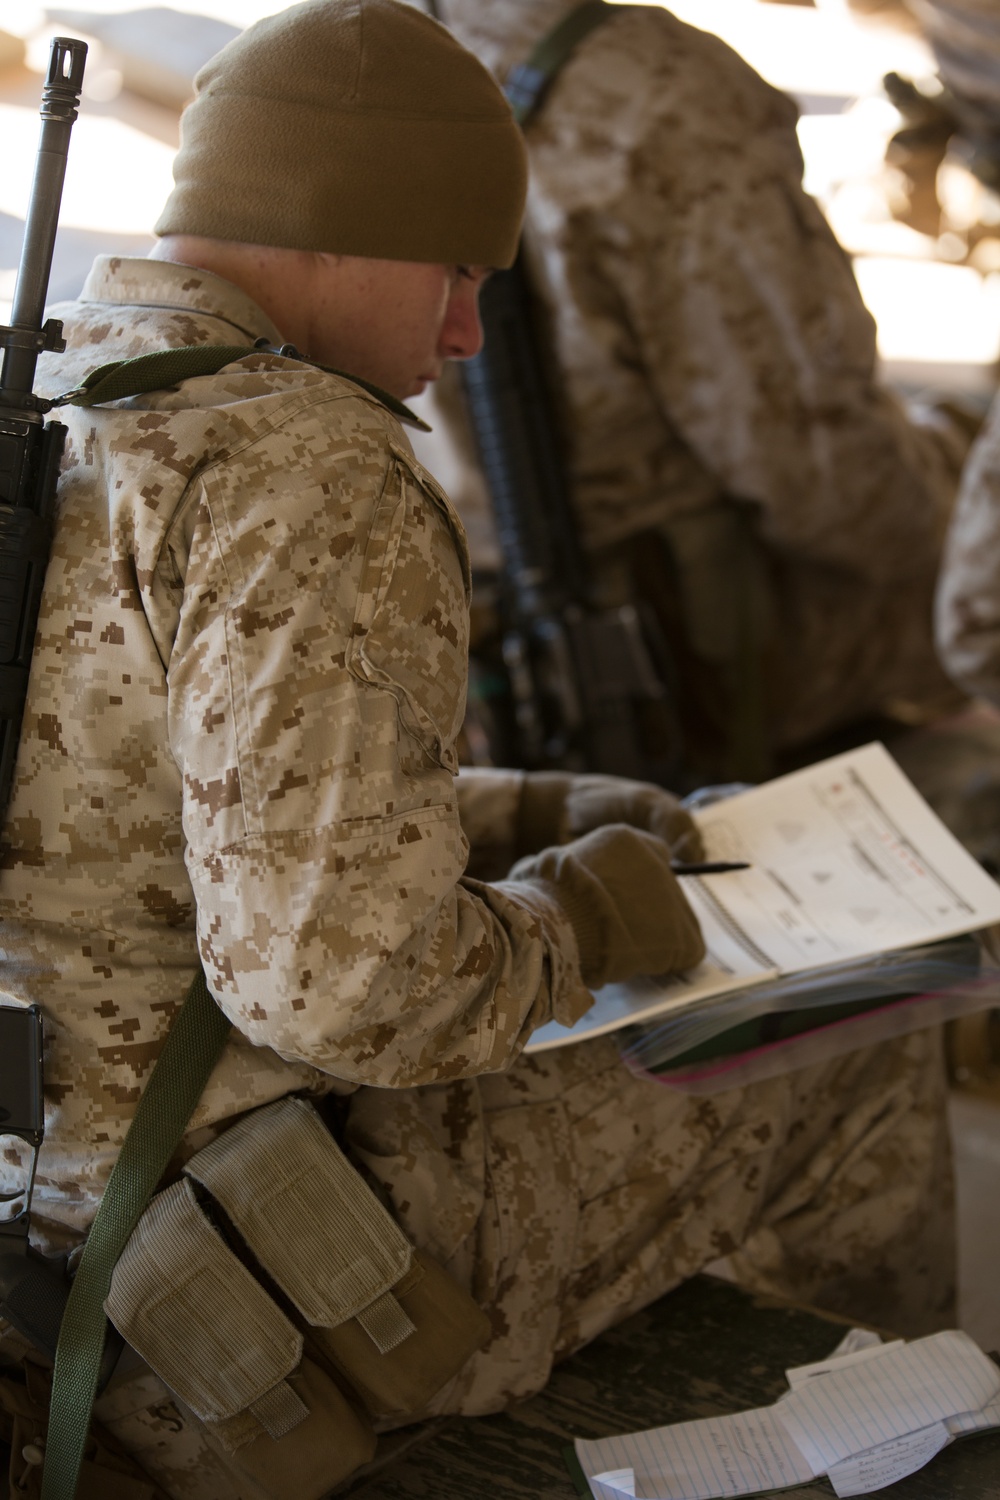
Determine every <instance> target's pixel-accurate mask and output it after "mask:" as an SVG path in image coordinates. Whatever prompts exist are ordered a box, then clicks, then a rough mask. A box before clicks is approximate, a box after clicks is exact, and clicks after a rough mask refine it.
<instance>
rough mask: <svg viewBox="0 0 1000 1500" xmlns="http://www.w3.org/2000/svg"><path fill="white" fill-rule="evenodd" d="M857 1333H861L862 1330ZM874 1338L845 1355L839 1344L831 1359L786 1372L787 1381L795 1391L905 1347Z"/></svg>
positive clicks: (796, 1367)
mask: <svg viewBox="0 0 1000 1500" xmlns="http://www.w3.org/2000/svg"><path fill="white" fill-rule="evenodd" d="M853 1331H854V1330H852V1332H853ZM857 1331H858V1332H859V1333H860V1332H861V1330H860V1329H858V1330H857ZM872 1337H873V1338H874V1340H875V1342H874V1343H873V1344H861V1345H858V1346H857V1347H855V1348H853V1349H847V1350H844V1352H843V1353H841V1352H839V1351H840V1348H841V1346H840V1345H839V1344H838V1345H837V1348H836V1349H835V1350H834V1351H833V1353H832V1354H831V1355H830V1357H829V1359H819V1360H817V1361H816V1362H815V1364H811V1365H795V1366H794V1367H793V1368H792V1369H791V1370H786V1371H785V1379H786V1380H787V1381H788V1384H789V1385H790V1386H791V1389H792V1390H793V1391H794V1390H795V1389H796V1387H798V1386H800V1385H801V1384H802V1382H803V1381H804V1380H812V1379H813V1378H814V1377H815V1376H817V1375H828V1374H829V1373H830V1371H831V1370H849V1369H850V1368H851V1366H852V1365H856V1364H860V1363H861V1362H862V1361H863V1360H866V1359H872V1358H874V1357H877V1356H878V1355H879V1354H884V1353H885V1351H886V1350H887V1349H901V1348H902V1347H903V1340H902V1339H893V1341H892V1343H891V1344H883V1343H882V1340H881V1339H880V1338H879V1336H878V1334H877V1333H875V1334H873V1335H872ZM781 1399H782V1400H783V1401H784V1400H785V1399H786V1397H785V1396H782V1398H781Z"/></svg>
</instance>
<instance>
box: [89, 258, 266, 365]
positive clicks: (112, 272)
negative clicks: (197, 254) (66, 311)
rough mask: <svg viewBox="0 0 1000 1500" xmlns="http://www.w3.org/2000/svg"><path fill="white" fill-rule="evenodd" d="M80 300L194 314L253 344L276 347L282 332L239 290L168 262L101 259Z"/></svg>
mask: <svg viewBox="0 0 1000 1500" xmlns="http://www.w3.org/2000/svg"><path fill="white" fill-rule="evenodd" d="M80 300H81V301H82V302H120V303H122V304H123V305H128V306H131V307H135V306H140V307H162V308H172V309H181V310H183V311H185V312H198V313H203V314H207V315H208V316H209V317H213V318H219V319H220V320H221V321H222V322H224V323H229V324H231V325H232V327H233V328H235V329H237V330H238V331H239V332H240V333H242V334H245V335H246V337H247V338H248V339H249V340H250V341H251V343H252V342H254V341H255V340H256V339H260V338H263V339H267V341H268V343H272V344H280V343H281V342H282V334H281V331H280V330H279V329H278V328H276V327H275V325H274V324H273V323H272V322H271V319H270V318H269V317H268V316H267V314H266V313H265V312H263V311H262V310H261V309H260V308H259V307H258V306H257V304H256V302H254V300H253V298H252V297H248V296H247V294H246V292H241V291H240V289H239V287H237V286H234V285H233V283H232V282H231V281H226V280H225V278H224V277H222V276H216V275H215V273H214V272H213V271H202V270H200V269H199V268H198V267H196V266H181V265H178V264H177V263H176V262H175V261H170V260H145V259H140V258H138V257H131V256H122V255H99V256H98V257H97V259H96V260H95V261H94V264H93V266H92V268H91V271H90V274H89V276H88V277H87V279H86V281H85V282H84V285H83V291H82V293H81V294H80Z"/></svg>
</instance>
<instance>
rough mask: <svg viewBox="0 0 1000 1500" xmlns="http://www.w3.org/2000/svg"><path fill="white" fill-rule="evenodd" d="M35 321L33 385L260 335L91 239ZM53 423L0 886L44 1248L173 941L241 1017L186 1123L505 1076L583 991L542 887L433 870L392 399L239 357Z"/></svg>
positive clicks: (428, 528) (445, 822)
mask: <svg viewBox="0 0 1000 1500" xmlns="http://www.w3.org/2000/svg"><path fill="white" fill-rule="evenodd" d="M129 304H139V305H138V306H129ZM62 313H63V316H64V317H65V319H66V332H67V337H68V341H69V349H68V352H67V354H66V356H65V357H64V358H61V359H60V360H59V361H58V362H56V361H52V362H47V363H46V366H45V368H44V369H43V371H42V375H41V383H42V385H43V386H44V387H46V388H47V389H48V391H49V392H50V393H51V394H54V393H55V390H56V388H57V387H58V389H60V390H65V389H68V388H71V387H72V386H74V385H76V384H77V383H78V382H79V380H80V379H81V378H82V376H83V375H84V374H85V373H86V372H87V371H88V370H90V369H91V368H93V367H94V366H95V365H97V364H99V363H104V362H105V361H108V360H110V359H112V358H116V357H122V356H131V355H134V354H138V353H140V352H142V351H144V350H149V349H154V348H161V347H164V346H166V345H177V344H190V343H206V342H215V343H234V342H240V341H241V340H245V341H246V342H247V344H248V346H249V345H250V344H251V343H252V341H253V339H254V338H256V337H258V336H264V337H268V338H274V337H276V334H277V330H275V329H273V328H272V327H271V326H270V324H269V323H268V322H267V320H266V319H264V318H263V316H262V315H261V313H260V312H259V311H258V310H257V309H256V308H255V307H254V305H253V304H252V303H251V302H250V301H249V299H247V298H246V297H245V296H243V295H242V294H240V293H238V292H237V291H236V290H235V289H234V288H233V287H231V286H229V285H228V284H226V283H224V282H222V281H220V280H219V279H218V278H214V277H209V276H207V275H204V274H202V273H198V272H194V271H191V270H189V269H187V268H183V267H181V268H178V267H175V266H171V265H169V264H167V263H158V262H145V261H132V262H130V261H121V260H104V261H99V262H98V264H97V266H96V268H95V272H94V273H93V274H92V276H91V278H90V280H89V281H88V284H87V287H86V289H85V293H84V298H83V300H82V301H81V302H80V303H79V304H77V305H75V306H71V307H67V308H64V309H63V310H62ZM67 421H68V424H69V428H70V435H69V440H68V445H67V456H66V461H65V469H64V477H63V480H62V484H61V489H60V514H59V522H58V528H57V535H56V540H55V547H54V551H53V556H52V561H51V563H50V566H49V572H48V577H47V582H46V589H45V597H44V601H43V606H42V612H41V617H40V621H39V628H38V647H37V650H36V654H35V657H34V660H33V664H32V676H31V687H30V691H29V705H28V712H27V716H26V720H25V726H24V731H23V735H22V741H21V747H20V754H19V759H18V765H17V773H16V779H15V786H14V792H13V797H12V800H11V805H10V810H9V817H8V822H7V828H6V840H7V843H8V845H9V850H8V852H7V854H6V856H5V861H4V870H3V879H2V882H0V915H2V918H3V954H4V975H5V988H6V994H7V995H8V996H9V997H10V998H12V999H15V1000H25V1001H27V1000H37V1001H38V1002H40V1003H41V1004H42V1005H43V1006H44V1008H45V1013H46V1017H47V1021H48V1035H49V1048H48V1056H47V1059H46V1072H47V1089H48V1108H49V1116H48V1127H47V1133H46V1140H45V1146H44V1148H43V1152H42V1160H41V1164H40V1169H39V1180H38V1184H37V1188H36V1204H37V1214H38V1224H39V1227H40V1229H45V1230H47V1233H48V1235H49V1237H50V1243H59V1242H60V1240H61V1239H65V1238H66V1237H67V1236H68V1237H70V1238H72V1237H74V1236H77V1235H78V1234H79V1233H80V1232H81V1231H82V1230H83V1229H84V1228H85V1227H86V1225H87V1224H88V1223H89V1221H90V1219H91V1217H92V1215H93V1212H94V1208H95V1206H96V1202H97V1199H98V1196H99V1194H100V1191H101V1189H102V1187H103V1183H104V1181H105V1180H106V1177H107V1174H108V1171H109V1170H110V1166H111V1163H112V1161H113V1160H114V1156H115V1153H116V1151H117V1149H118V1147H119V1146H120V1144H121V1140H122V1136H123V1133H124V1130H125V1128H126V1126H127V1124H128V1121H129V1119H130V1118H131V1115H132V1112H133V1109H134V1106H135V1103H136V1100H137V1099H138V1097H139V1094H140V1091H141V1089H142V1086H143V1085H144V1083H145V1080H146V1078H147V1077H148V1073H149V1068H150V1065H151V1063H152V1061H153V1059H154V1057H155V1056H156V1053H157V1051H158V1049H159V1046H160V1043H161V1042H162V1039H163V1036H164V1034H165V1032H166V1030H167V1027H168V1025H169V1023H170V1020H171V1018H172V1016H173V1015H174V1014H175V1013H176V1011H177V1008H178V1005H179V1003H180V1002H181V1001H182V1000H183V998H184V996H185V994H186V992H187V989H188V986H189V984H190V981H191V977H192V972H193V968H194V965H195V962H196V957H197V955H198V953H199V952H200V955H201V959H202V962H203V963H204V966H205V971H206V975H207V978H208V983H209V986H210V988H211V990H212V992H213V994H214V995H215V996H216V997H217V999H218V1000H219V1003H220V1004H221V1005H222V1006H223V1008H224V1009H225V1010H226V1012H227V1014H229V1015H230V1016H231V1018H232V1020H233V1022H234V1024H235V1028H236V1030H235V1031H234V1034H233V1040H232V1042H231V1043H229V1044H228V1046H227V1049H226V1052H225V1053H224V1055H223V1058H222V1061H221V1062H220V1064H219V1067H218V1068H217V1070H216V1072H215V1074H214V1075H213V1078H212V1080H211V1082H210V1083H209V1086H208V1089H207V1091H206V1093H205V1095H204V1097H203V1099H202V1101H201V1104H200V1105H199V1107H198V1110H197V1112H196V1114H195V1117H194V1120H193V1126H194V1128H195V1131H196V1132H197V1130H199V1129H200V1128H201V1127H203V1126H207V1125H210V1124H212V1123H214V1122H217V1121H219V1120H220V1119H226V1118H229V1117H231V1116H232V1115H234V1114H237V1113H239V1112H242V1111H243V1110H246V1109H248V1108H251V1107H252V1106H254V1105H256V1104H262V1103H264V1102H265V1101H267V1100H269V1099H273V1098H276V1097H279V1096H280V1095H283V1094H285V1093H287V1092H288V1091H289V1090H290V1089H301V1088H308V1089H321V1090H327V1089H329V1088H330V1087H332V1086H336V1087H338V1088H341V1089H349V1088H351V1087H354V1086H356V1085H357V1084H358V1083H376V1084H379V1085H383V1086H400V1085H404V1084H406V1085H414V1084H420V1083H426V1082H433V1081H436V1080H439V1079H441V1078H449V1077H460V1076H462V1075H464V1074H466V1073H469V1072H478V1071H480V1070H482V1069H484V1068H496V1067H500V1066H502V1065H503V1064H504V1063H505V1062H508V1061H509V1060H510V1059H511V1058H512V1056H513V1055H514V1054H515V1053H516V1051H517V1049H518V1047H519V1045H520V1043H521V1042H523V1040H524V1039H525V1038H526V1036H527V1034H528V1032H529V1031H530V1029H531V1027H532V1026H533V1025H535V1024H538V1023H540V1022H542V1021H544V1020H546V1019H548V1017H549V1016H550V1015H553V1014H564V1015H567V1016H575V1015H576V1014H578V1012H579V1010H580V1008H581V1006H583V1005H585V1004H586V1003H587V997H586V992H585V991H583V989H582V986H581V983H580V979H579V974H578V969H577V964H576V950H575V940H574V939H573V936H572V932H571V930H570V928H569V925H568V923H567V922H566V921H565V920H564V918H563V917H562V914H561V912H560V911H559V909H558V908H557V907H556V906H555V904H554V903H552V902H549V901H547V900H546V898H545V896H544V895H543V894H542V893H541V892H540V891H539V890H538V889H537V887H529V886H526V885H525V886H519V887H516V888H515V887H513V886H493V887H488V888H487V887H478V886H474V885H472V884H462V883H460V876H461V874H462V871H463V868H464V864H465V856H466V847H465V841H464V838H463V835H462V831H461V827H460V824H459V819H458V813H457V809H456V799H455V791H454V782H453V775H452V772H453V770H454V764H455V763H454V751H453V748H452V744H453V740H454V737H455V731H456V728H457V725H458V724H459V723H460V721H461V716H462V710H463V705H464V693H465V672H466V665H465V658H466V618H467V607H466V606H467V600H466V589H467V575H466V571H465V560H464V546H463V543H462V540H461V530H460V527H459V526H458V524H457V523H456V522H455V520H454V518H453V516H452V513H451V511H450V508H449V506H448V503H447V501H446V500H445V498H444V496H443V495H442V493H441V492H440V490H439V489H438V488H437V486H436V485H435V484H434V483H433V481H432V480H431V479H430V478H429V476H427V475H425V474H423V473H422V472H421V471H420V470H419V468H418V467H417V466H416V465H415V463H414V461H413V459H412V457H411V456H410V453H409V451H408V446H407V443H406V439H405V437H404V436H403V433H402V429H401V428H400V426H399V424H398V423H397V422H396V420H395V419H394V418H393V417H392V416H391V415H390V414H389V413H388V412H387V411H386V410H385V409H384V408H383V407H382V406H381V404H380V403H379V402H378V401H376V400H375V399H374V398H372V397H369V396H368V395H366V394H365V393H363V392H361V391H360V390H359V389H358V388H357V387H355V386H353V385H352V384H350V383H349V382H347V381H345V380H341V379H338V378H337V377H334V376H330V375H326V374H324V373H322V372H320V371H316V370H313V369H311V368H309V367H307V366H304V365H301V364H296V363H295V362H292V361H289V360H285V359H280V358H277V357H275V356H273V355H269V354H266V353H259V354H254V353H252V351H250V352H249V353H248V358H247V360H246V361H240V362H239V364H238V365H237V366H235V367H233V368H232V369H230V370H227V371H226V372H224V373H222V374H221V375H219V376H217V377H210V378H203V379H200V380H195V381H190V382H187V383H186V385H185V386H184V388H183V390H182V391H180V392H178V391H173V392H160V393H155V394H153V395H151V396H148V397H143V398H136V399H135V400H133V401H130V402H125V403H119V404H118V405H117V406H111V407H106V408H95V409H92V410H87V411H79V410H76V409H70V411H69V415H68V418H67ZM331 1077H332V1078H335V1079H336V1080H337V1083H336V1085H334V1084H333V1083H332V1081H331ZM196 1139H199V1137H197V1134H196Z"/></svg>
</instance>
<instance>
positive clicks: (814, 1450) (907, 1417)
mask: <svg viewBox="0 0 1000 1500" xmlns="http://www.w3.org/2000/svg"><path fill="white" fill-rule="evenodd" d="M998 1393H1000V1369H997V1367H996V1365H994V1364H993V1363H992V1361H991V1360H989V1359H987V1357H986V1355H985V1354H984V1353H983V1352H982V1350H981V1349H980V1348H979V1347H978V1346H977V1345H976V1344H974V1343H973V1341H972V1339H970V1338H969V1336H968V1335H967V1334H964V1333H961V1332H959V1331H958V1330H957V1329H952V1330H949V1331H948V1332H946V1333H935V1334H931V1335H930V1336H929V1337H928V1338H923V1339H915V1340H914V1341H913V1342H912V1343H910V1344H903V1345H902V1347H900V1348H892V1349H883V1350H882V1351H878V1352H877V1353H876V1354H874V1355H872V1356H871V1357H869V1358H868V1359H862V1360H860V1361H858V1360H855V1359H850V1360H849V1362H848V1367H847V1368H846V1369H845V1368H840V1369H838V1368H837V1366H836V1365H835V1366H834V1368H833V1369H832V1370H830V1371H829V1372H828V1373H827V1374H825V1375H823V1376H821V1377H819V1378H817V1379H814V1380H805V1381H803V1382H802V1384H801V1385H798V1386H796V1387H795V1389H794V1390H792V1391H790V1392H789V1393H788V1395H787V1396H784V1397H782V1399H781V1401H779V1402H778V1404H777V1406H776V1407H775V1411H776V1412H777V1414H778V1415H779V1417H780V1420H781V1421H782V1423H783V1424H784V1425H785V1427H786V1428H787V1429H788V1432H789V1435H790V1436H791V1437H792V1439H793V1440H794V1442H795V1443H796V1444H797V1445H798V1447H799V1448H800V1450H801V1451H802V1453H803V1454H804V1455H805V1456H806V1457H807V1459H808V1460H809V1462H810V1463H812V1464H813V1465H814V1466H815V1464H816V1462H817V1459H818V1460H820V1461H821V1462H822V1468H823V1469H828V1468H830V1467H831V1466H832V1465H834V1464H838V1463H840V1462H841V1461H842V1460H843V1459H845V1458H851V1457H853V1456H854V1455H855V1454H857V1453H860V1452H864V1451H865V1450H866V1449H868V1448H873V1447H876V1446H877V1445H879V1444H880V1443H885V1442H888V1441H889V1439H890V1438H897V1437H904V1436H906V1435H907V1434H908V1433H912V1432H917V1431H920V1430H921V1429H922V1428H926V1427H930V1426H932V1425H933V1424H934V1423H935V1422H940V1421H942V1420H944V1419H945V1418H947V1417H954V1416H958V1415H961V1414H962V1413H964V1412H975V1411H980V1410H982V1408H983V1407H984V1406H985V1405H986V1404H987V1402H990V1401H992V1400H993V1398H994V1397H995V1396H997V1394H998Z"/></svg>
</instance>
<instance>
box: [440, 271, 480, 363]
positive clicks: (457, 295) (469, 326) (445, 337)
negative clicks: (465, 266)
mask: <svg viewBox="0 0 1000 1500" xmlns="http://www.w3.org/2000/svg"><path fill="white" fill-rule="evenodd" d="M482 347H483V325H482V323H481V322H480V319H479V285H478V284H474V283H472V282H470V281H464V280H463V281H459V282H458V283H457V284H456V286H455V287H454V289H453V291H452V294H451V297H450V298H449V300H448V311H447V313H446V315H445V320H444V326H443V328H442V330H441V343H440V346H439V351H438V352H439V353H440V355H441V357H442V358H443V359H472V358H473V356H474V355H476V354H478V353H479V351H480V349H481V348H482Z"/></svg>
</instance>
